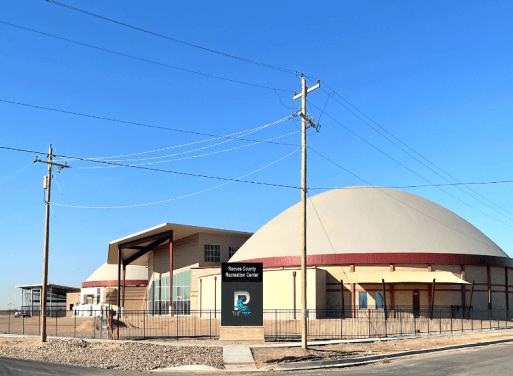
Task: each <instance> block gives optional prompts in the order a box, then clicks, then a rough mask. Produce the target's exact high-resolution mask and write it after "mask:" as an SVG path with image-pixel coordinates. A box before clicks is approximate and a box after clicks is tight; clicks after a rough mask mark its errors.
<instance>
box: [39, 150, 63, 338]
mask: <svg viewBox="0 0 513 376" xmlns="http://www.w3.org/2000/svg"><path fill="white" fill-rule="evenodd" d="M52 152H53V150H52V144H50V147H49V149H48V160H47V161H43V160H41V159H39V158H38V157H36V159H34V162H32V163H36V162H40V163H46V164H47V165H48V175H47V176H45V177H44V180H43V188H44V189H46V201H45V205H46V216H45V246H44V254H43V286H42V291H41V296H40V300H41V316H42V320H41V342H46V295H47V285H48V242H49V240H50V193H51V186H52V166H57V167H58V172H61V170H62V169H63V168H70V167H71V166H68V165H67V164H59V163H54V162H52Z"/></svg>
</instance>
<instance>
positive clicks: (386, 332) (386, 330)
mask: <svg viewBox="0 0 513 376" xmlns="http://www.w3.org/2000/svg"><path fill="white" fill-rule="evenodd" d="M384 312H385V337H388V328H387V310H386V308H385V310H384Z"/></svg>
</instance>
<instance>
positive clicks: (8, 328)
mask: <svg viewBox="0 0 513 376" xmlns="http://www.w3.org/2000/svg"><path fill="white" fill-rule="evenodd" d="M7 334H11V310H9V312H8V313H7Z"/></svg>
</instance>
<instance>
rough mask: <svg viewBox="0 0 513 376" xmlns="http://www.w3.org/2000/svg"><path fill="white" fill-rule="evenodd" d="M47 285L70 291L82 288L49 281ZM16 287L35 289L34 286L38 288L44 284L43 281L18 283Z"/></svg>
mask: <svg viewBox="0 0 513 376" xmlns="http://www.w3.org/2000/svg"><path fill="white" fill-rule="evenodd" d="M47 286H48V287H55V288H58V289H62V290H68V291H72V290H80V287H70V286H63V285H55V284H53V283H49V284H48V285H47ZM14 287H16V288H19V289H33V288H38V287H39V288H41V287H43V284H42V283H34V284H32V285H16V286H14Z"/></svg>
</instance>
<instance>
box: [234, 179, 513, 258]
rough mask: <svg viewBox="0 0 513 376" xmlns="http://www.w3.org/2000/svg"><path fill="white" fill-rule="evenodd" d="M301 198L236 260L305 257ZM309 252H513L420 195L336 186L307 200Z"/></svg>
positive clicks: (259, 233)
mask: <svg viewBox="0 0 513 376" xmlns="http://www.w3.org/2000/svg"><path fill="white" fill-rule="evenodd" d="M300 215H301V206H300V203H298V204H296V205H294V206H292V207H290V208H288V209H287V210H285V211H283V212H282V213H280V214H278V215H277V216H276V217H274V218H273V219H272V220H270V221H269V222H268V223H266V224H265V225H264V226H263V227H261V228H260V229H259V230H258V231H257V232H255V234H254V235H253V236H252V237H251V238H250V239H249V240H248V241H247V242H246V243H244V245H243V246H242V247H240V249H239V250H238V251H237V253H235V255H234V256H233V257H232V258H231V259H230V262H239V261H247V260H252V259H262V258H272V257H281V258H283V257H291V256H299V253H300V232H301V228H300V227H301V226H300V220H299V219H300ZM307 224H308V226H307V248H308V255H309V256H312V255H324V254H380V253H383V254H385V253H389V254H391V253H400V254H413V253H434V254H435V253H438V254H463V255H483V256H494V257H501V258H508V259H509V257H508V255H507V254H506V253H505V252H504V251H503V250H502V249H501V248H500V247H499V246H497V244H495V243H494V242H493V241H492V240H491V239H490V238H488V237H487V236H486V235H485V234H483V233H482V232H481V231H480V230H479V229H477V228H476V227H475V226H473V225H472V224H471V223H469V222H468V221H466V220H465V219H463V218H461V217H460V216H458V215H457V214H455V213H453V212H452V211H450V210H448V209H446V208H444V207H442V206H440V205H438V204H436V203H434V202H432V201H429V200H427V199H425V198H422V197H420V196H417V195H414V194H411V193H408V192H403V191H398V190H395V189H390V188H379V189H377V188H376V187H352V188H347V189H334V190H331V191H327V192H324V193H321V194H318V195H315V196H313V197H311V198H309V199H308V200H307Z"/></svg>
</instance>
